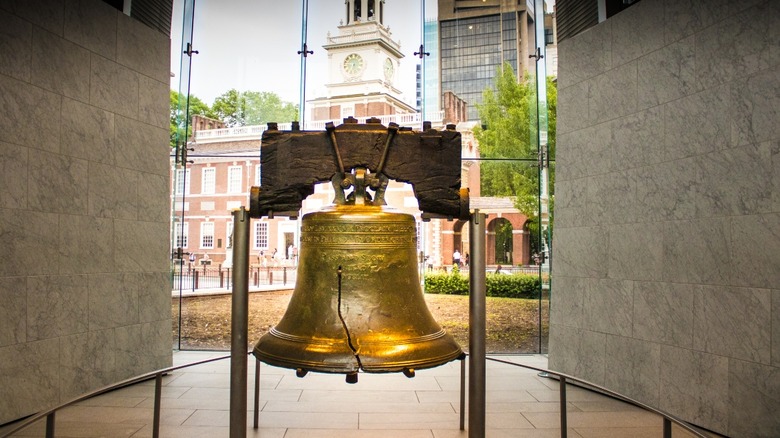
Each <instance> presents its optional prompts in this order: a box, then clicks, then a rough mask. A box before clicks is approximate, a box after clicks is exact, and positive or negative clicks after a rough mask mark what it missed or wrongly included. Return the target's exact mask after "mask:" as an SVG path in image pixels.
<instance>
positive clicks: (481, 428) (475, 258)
mask: <svg viewBox="0 0 780 438" xmlns="http://www.w3.org/2000/svg"><path fill="white" fill-rule="evenodd" d="M469 240H470V242H469V246H470V249H471V262H470V265H471V266H470V268H469V438H485V330H486V322H485V319H486V305H485V290H486V286H485V215H484V214H483V213H480V212H479V210H474V213H473V214H472V215H471V221H470V223H469Z"/></svg>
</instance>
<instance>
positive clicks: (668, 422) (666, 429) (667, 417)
mask: <svg viewBox="0 0 780 438" xmlns="http://www.w3.org/2000/svg"><path fill="white" fill-rule="evenodd" d="M248 354H251V352H248ZM230 357H231V356H230V355H226V356H219V357H215V358H211V359H205V360H201V361H198V362H192V363H189V364H184V365H178V366H173V367H169V368H164V369H161V370H157V371H153V372H150V373H147V374H143V375H140V376H137V377H133V378H131V379H127V380H123V381H121V382H119V383H116V384H114V385H111V386H106V387H104V388H100V389H98V390H95V391H92V392H89V393H86V394H84V395H81V396H79V397H76V398H73V399H71V400H69V401H67V402H65V403H62V404H59V405H57V406H54V407H52V408H49V409H47V410H45V411H42V412H39V413H37V414H35V415H32V416H30V417H28V418H27V419H25V420H23V421H21V422H20V423H19V424H17V425H16V426H15V427H13V428H11V429H10V430H8V431H6V432H4V433H3V435H0V438H7V437H10V436H12V435H13V434H15V433H17V432H20V431H22V430H24V429H26V428H27V427H29V426H31V425H32V424H33V423H36V422H38V421H40V420H41V419H43V418H46V435H45V436H46V438H53V437H54V433H55V429H56V428H55V421H56V412H57V411H58V410H60V409H63V408H66V407H68V406H71V405H73V404H75V403H78V402H80V401H83V400H87V399H89V398H92V397H96V396H98V395H101V394H104V393H107V392H110V391H113V390H116V389H120V388H123V387H125V386H129V385H133V384H136V383H140V382H143V381H146V380H150V379H152V378H154V379H155V385H154V410H153V418H152V436H153V437H155V438H157V437H159V436H160V405H161V400H162V377H163V376H164V375H166V374H168V373H170V372H173V371H177V370H181V369H184V368H189V367H193V366H197V365H202V364H206V363H209V362H216V361H220V360H224V359H228V358H230ZM486 359H487V360H489V361H493V362H498V363H502V364H506V365H511V366H515V367H520V368H525V369H529V370H534V371H537V372H539V373H543V374H544V375H545V376H547V377H551V378H557V379H558V381H559V382H560V389H559V393H560V407H561V413H560V424H561V438H567V435H568V422H567V419H568V417H567V408H566V386H567V384H570V383H575V384H577V386H580V387H584V388H586V389H592V390H595V391H597V392H600V393H602V394H604V395H606V396H609V397H612V398H615V399H618V400H621V401H623V402H626V403H629V404H632V405H634V406H636V407H639V408H641V409H644V410H646V411H649V412H652V413H654V414H656V415H659V416H660V417H661V418H662V421H663V435H662V436H663V438H671V437H672V424H676V425H677V426H679V427H681V428H682V429H684V430H685V431H686V432H688V433H689V434H691V435H692V436H693V437H696V438H709V437H708V436H707V435H704V434H702V433H701V432H699V431H698V430H696V429H695V428H694V427H693V426H691V425H690V424H688V423H687V422H685V421H684V420H682V419H680V418H678V417H676V416H674V415H672V414H670V413H667V412H664V411H662V410H660V409H656V408H654V407H652V406H649V405H647V404H644V403H642V402H640V401H637V400H634V399H631V398H629V397H626V396H624V395H622V394H619V393H617V392H614V391H611V390H609V389H607V388H604V387H603V386H600V385H596V384H594V383H591V382H588V381H585V380H582V379H578V378H576V377H572V376H569V375H567V374H563V373H558V372H555V371H551V370H547V369H544V368H537V367H533V366H530V365H524V364H520V363H516V362H510V361H507V360H503V359H498V358H494V357H487V358H486ZM255 363H256V365H257V369H256V373H259V362H258V361H256V362H255ZM465 375H466V372H465V366H464V361H461V384H460V390H461V395H460V404H461V409H460V429H461V430H464V428H465V422H464V416H465V409H463V407H464V406H465V399H464V396H465ZM258 381H259V379H258ZM258 391H259V387H257V386H255V394H254V402H255V406H254V412H255V415H254V427H255V428H257V427H258V426H259V425H258V416H257V413H258V407H259V405H258V400H259V398H258V394H259V393H258Z"/></svg>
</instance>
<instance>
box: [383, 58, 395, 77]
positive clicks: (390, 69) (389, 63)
mask: <svg viewBox="0 0 780 438" xmlns="http://www.w3.org/2000/svg"><path fill="white" fill-rule="evenodd" d="M394 71H395V66H394V65H393V60H392V59H390V58H385V79H387V80H388V81H391V80H393V73H394Z"/></svg>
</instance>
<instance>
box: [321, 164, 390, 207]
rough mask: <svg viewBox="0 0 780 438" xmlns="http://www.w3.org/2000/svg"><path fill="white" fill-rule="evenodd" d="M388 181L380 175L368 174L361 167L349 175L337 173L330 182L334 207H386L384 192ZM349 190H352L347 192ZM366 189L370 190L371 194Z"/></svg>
mask: <svg viewBox="0 0 780 438" xmlns="http://www.w3.org/2000/svg"><path fill="white" fill-rule="evenodd" d="M389 181H390V180H389V179H388V178H387V177H386V176H385V175H383V174H381V173H373V174H372V173H370V171H369V170H368V169H366V168H363V167H358V168H355V169H354V170H353V171H352V172H350V173H346V174H345V173H341V172H337V173H335V174H334V175H333V177H332V178H331V180H330V182H331V185H332V186H333V190H334V191H335V192H336V194H335V197H334V198H333V203H334V204H336V205H377V206H379V205H386V202H385V191H387V184H388V182H389ZM350 188H352V189H353V190H352V191H351V192H347V191H348V190H349V189H350ZM366 189H371V190H372V191H373V195H372V193H371V192H369V191H367V190H366Z"/></svg>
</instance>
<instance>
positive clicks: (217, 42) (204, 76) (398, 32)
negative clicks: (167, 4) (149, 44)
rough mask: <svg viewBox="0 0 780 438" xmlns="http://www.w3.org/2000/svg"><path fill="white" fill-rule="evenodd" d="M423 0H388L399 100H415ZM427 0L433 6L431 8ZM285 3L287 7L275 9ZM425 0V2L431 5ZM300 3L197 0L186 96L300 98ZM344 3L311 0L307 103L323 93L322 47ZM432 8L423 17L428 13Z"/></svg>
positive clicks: (175, 59)
mask: <svg viewBox="0 0 780 438" xmlns="http://www.w3.org/2000/svg"><path fill="white" fill-rule="evenodd" d="M183 1H184V0H175V1H174V11H173V17H174V18H173V20H172V29H171V40H172V46H171V66H172V67H171V68H172V73H173V74H174V76H173V77H171V88H172V89H174V90H178V89H179V76H180V71H179V65H180V54H181V51H182V50H181V28H182V21H183V15H182V8H183V6H182V4H183ZM420 1H421V0H387V1H386V3H385V20H384V22H385V25H387V26H389V27H390V32H391V33H392V38H393V39H394V40H395V41H400V43H401V51H402V52H403V53H404V54H405V55H406V56H405V57H404V58H403V59H402V60H401V66H400V68H399V71H398V73H397V76H396V80H395V85H396V86H397V87H398V88H399V89H400V90H401V91H402V93H403V95H404V100H406V101H407V103H409V104H411V105H414V98H415V77H416V72H415V65H416V64H417V62H418V61H419V58H417V57H416V56H414V55H413V53H414V52H415V51H417V50H418V49H419V46H420V43H421V36H420V28H421V24H420V19H419V17H420V15H421V14H420V13H421V5H420ZM431 4H432V6H430V5H431ZM280 5H284V6H280ZM435 5H436V1H431V0H428V1H427V3H426V7H428V8H434V11H433V14H434V15H435ZM301 10H302V1H291V2H281V1H279V0H195V24H194V28H193V50H197V51H198V52H199V53H198V54H195V55H193V58H192V70H191V85H190V93H191V94H193V95H195V96H197V97H199V98H200V99H201V100H203V101H204V102H205V103H207V104H209V105H211V104H212V103H213V102H214V99H215V98H216V97H217V96H219V95H221V94H222V93H224V92H225V91H227V90H229V89H231V88H236V89H237V90H239V91H271V92H274V93H276V94H278V95H279V96H280V97H281V98H282V100H284V101H288V102H292V103H295V104H297V103H298V101H299V93H300V91H299V90H300V88H299V81H300V79H299V78H300V56H299V55H298V54H297V52H298V51H299V50H300V49H301ZM345 10H346V8H345V6H344V0H310V1H309V15H308V17H309V18H308V31H307V32H308V35H307V41H308V48H309V50H313V51H314V54H313V55H309V57H308V59H307V67H306V69H307V78H308V79H307V83H306V100H310V99H313V98H316V97H321V96H324V95H325V87H324V85H325V82H326V81H327V65H328V64H327V62H328V60H327V56H326V52H325V50H324V49H323V48H322V45H323V44H324V43H325V39H326V36H327V34H328V32H331V34H332V35H337V34H338V28H337V27H338V25H339V22H340V21H341V20H344V19H345V14H346V12H345ZM429 12H431V11H429V10H427V11H426V15H431V14H430V13H429Z"/></svg>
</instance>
